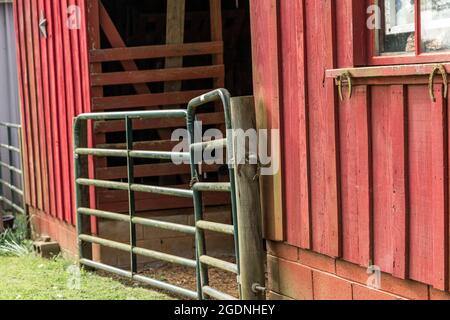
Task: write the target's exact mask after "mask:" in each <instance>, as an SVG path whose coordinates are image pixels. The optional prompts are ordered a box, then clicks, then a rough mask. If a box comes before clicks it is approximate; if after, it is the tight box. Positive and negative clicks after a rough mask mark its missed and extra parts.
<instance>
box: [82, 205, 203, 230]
mask: <svg viewBox="0 0 450 320" xmlns="http://www.w3.org/2000/svg"><path fill="white" fill-rule="evenodd" d="M78 212H79V213H81V214H84V215H88V216H94V217H97V218H104V219H110V220H115V221H122V222H130V216H129V215H124V214H119V213H114V212H107V211H100V210H94V209H87V208H80V209H78ZM132 222H133V223H134V224H138V225H143V226H146V227H152V228H159V229H164V230H170V231H175V232H180V233H185V234H191V235H195V227H191V226H185V225H181V224H176V223H171V222H166V221H159V220H153V219H146V218H138V217H133V219H132Z"/></svg>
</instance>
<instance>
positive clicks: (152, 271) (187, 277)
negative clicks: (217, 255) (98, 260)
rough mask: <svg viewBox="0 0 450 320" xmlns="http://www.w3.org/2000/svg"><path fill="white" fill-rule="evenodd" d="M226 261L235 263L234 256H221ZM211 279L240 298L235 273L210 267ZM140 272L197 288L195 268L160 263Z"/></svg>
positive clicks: (222, 288)
mask: <svg viewBox="0 0 450 320" xmlns="http://www.w3.org/2000/svg"><path fill="white" fill-rule="evenodd" d="M221 259H223V260H225V261H228V262H232V263H235V261H234V258H223V257H222V258H221ZM208 271H209V281H210V286H211V287H212V288H214V289H217V290H219V291H222V292H225V293H226V294H229V295H231V296H233V297H236V298H238V297H239V293H238V284H237V279H236V275H235V274H231V273H229V272H225V271H222V270H218V269H215V268H209V270H208ZM98 273H99V274H100V275H102V276H105V277H109V278H113V279H116V280H118V281H120V282H122V283H124V284H127V285H129V286H134V287H146V286H145V285H142V284H141V283H140V282H134V281H130V280H128V279H125V278H122V277H120V276H116V275H113V274H110V273H106V272H103V271H99V272H98ZM139 274H141V275H145V276H147V277H149V278H153V279H156V280H160V281H164V282H167V283H170V284H173V285H177V286H180V287H183V288H185V289H190V290H193V291H196V290H197V282H196V274H195V270H194V269H191V268H185V267H180V266H176V265H172V264H160V265H158V266H148V267H146V268H144V270H142V271H140V272H139ZM164 293H165V294H168V295H171V296H174V295H173V294H171V293H167V292H164ZM175 298H180V299H185V298H184V297H175Z"/></svg>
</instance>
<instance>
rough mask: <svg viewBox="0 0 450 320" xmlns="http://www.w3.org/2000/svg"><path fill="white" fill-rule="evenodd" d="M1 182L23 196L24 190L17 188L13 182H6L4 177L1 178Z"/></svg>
mask: <svg viewBox="0 0 450 320" xmlns="http://www.w3.org/2000/svg"><path fill="white" fill-rule="evenodd" d="M0 184H2V185H3V186H5V187H6V188H8V189H9V190H11V191H13V192H15V193H17V194H18V195H20V196H22V197H23V191H22V190H20V189H19V188H17V187H16V186H13V185H12V184H10V183H8V182H6V181H5V180H3V179H0Z"/></svg>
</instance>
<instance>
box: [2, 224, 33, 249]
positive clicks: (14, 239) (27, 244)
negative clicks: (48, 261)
mask: <svg viewBox="0 0 450 320" xmlns="http://www.w3.org/2000/svg"><path fill="white" fill-rule="evenodd" d="M27 234H28V232H27V219H26V218H25V217H23V216H18V217H17V220H16V225H15V228H14V229H7V230H5V232H4V233H2V234H0V256H9V257H24V256H28V255H30V254H31V253H32V252H33V246H32V243H31V241H30V240H29V239H27Z"/></svg>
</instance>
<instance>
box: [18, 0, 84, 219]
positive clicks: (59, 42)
mask: <svg viewBox="0 0 450 320" xmlns="http://www.w3.org/2000/svg"><path fill="white" fill-rule="evenodd" d="M69 5H78V6H79V8H80V10H81V21H80V26H81V29H73V30H72V29H69V28H68V21H67V20H68V17H69V12H68V10H67V8H68V6H69ZM14 8H15V10H14V11H15V19H16V31H17V37H16V40H17V45H18V58H19V62H20V65H19V72H20V93H21V108H22V110H21V111H22V122H23V126H24V141H25V144H24V147H25V150H24V151H25V167H26V173H27V174H26V186H27V187H26V191H27V194H28V197H27V204H28V205H29V206H30V207H31V208H32V209H35V210H37V211H38V212H40V213H44V214H48V215H51V216H54V217H56V218H58V219H59V220H61V221H64V222H67V223H69V224H73V223H74V222H75V218H74V193H73V188H74V187H73V179H72V172H73V160H72V149H71V148H72V121H73V117H74V116H75V115H77V114H79V113H82V112H85V111H89V110H90V102H89V101H90V98H89V97H90V94H89V78H88V74H87V71H88V69H87V68H88V67H87V65H88V60H87V57H88V55H87V44H86V24H85V21H84V20H85V3H84V1H83V0H70V1H51V0H17V1H15V2H14ZM41 13H44V15H45V17H46V19H47V21H48V27H47V32H48V38H44V37H43V36H41V34H40V32H39V27H38V26H39V20H40V16H41Z"/></svg>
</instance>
